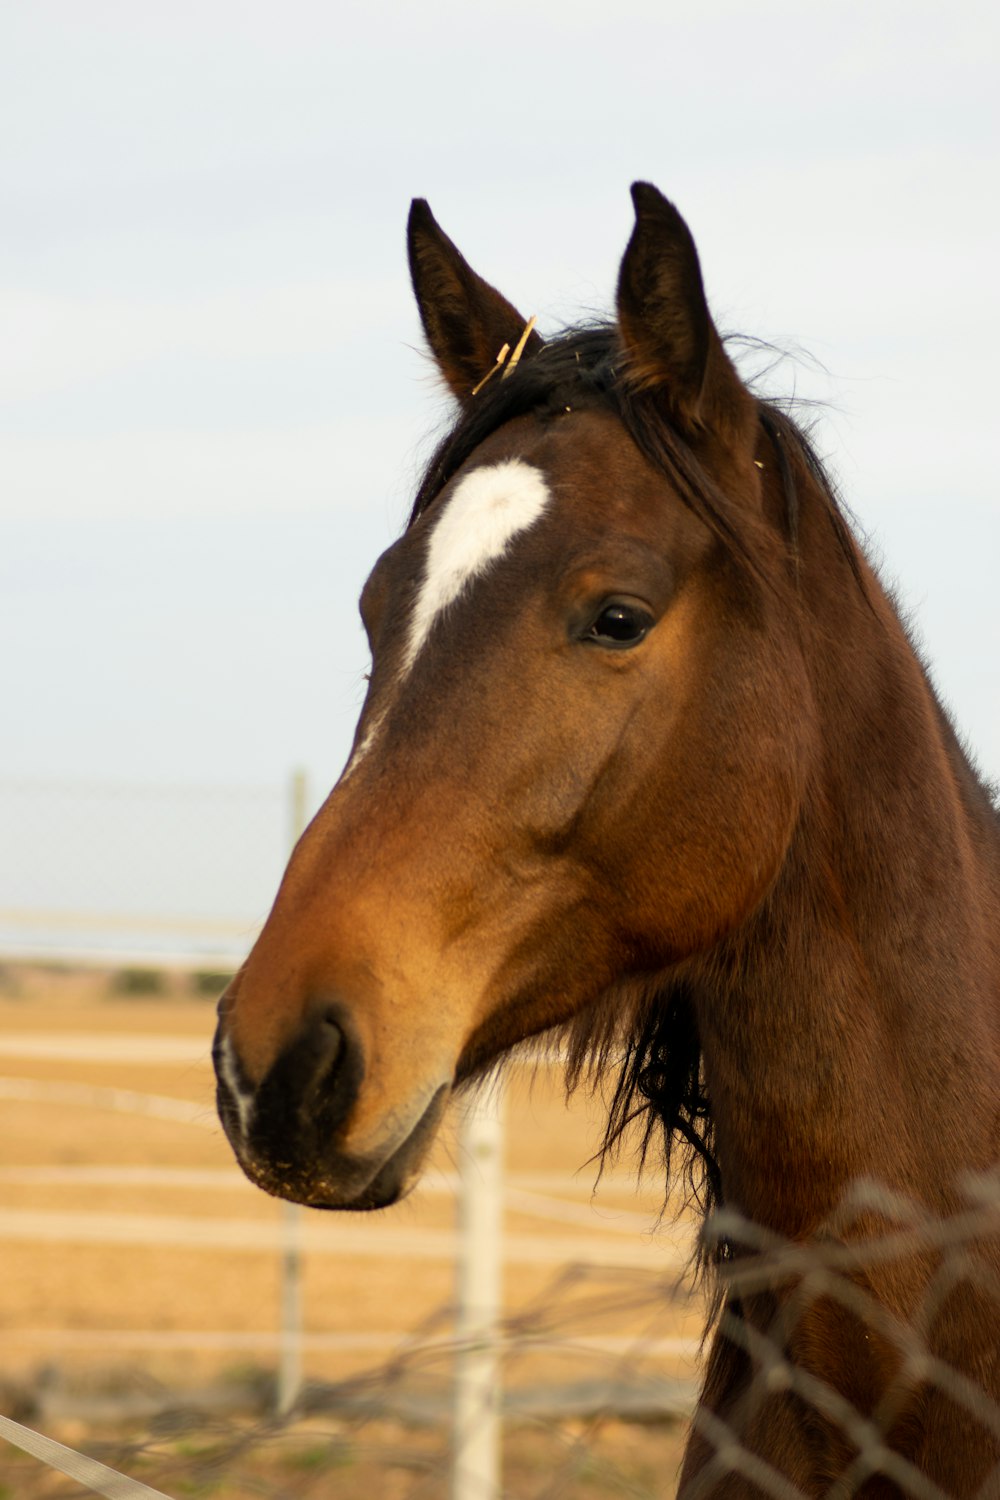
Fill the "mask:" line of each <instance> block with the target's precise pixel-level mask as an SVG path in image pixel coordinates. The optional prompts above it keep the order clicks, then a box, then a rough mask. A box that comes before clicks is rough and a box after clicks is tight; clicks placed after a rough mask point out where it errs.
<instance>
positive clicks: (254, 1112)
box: [215, 1005, 364, 1183]
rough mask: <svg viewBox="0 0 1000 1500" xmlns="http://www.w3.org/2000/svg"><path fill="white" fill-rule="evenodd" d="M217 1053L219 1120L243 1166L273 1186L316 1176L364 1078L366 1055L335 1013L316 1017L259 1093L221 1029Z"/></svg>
mask: <svg viewBox="0 0 1000 1500" xmlns="http://www.w3.org/2000/svg"><path fill="white" fill-rule="evenodd" d="M215 1052H216V1071H217V1074H218V1078H219V1113H220V1115H221V1117H222V1120H223V1123H224V1124H225V1126H226V1131H227V1134H228V1135H229V1137H230V1139H231V1140H232V1142H233V1145H234V1146H235V1148H236V1150H237V1153H238V1154H239V1156H240V1158H241V1159H242V1160H243V1161H244V1163H245V1165H247V1166H248V1168H249V1167H250V1166H251V1164H252V1167H253V1171H254V1175H255V1176H256V1177H258V1179H262V1178H271V1179H273V1180H274V1181H275V1183H277V1182H278V1181H279V1180H287V1179H289V1178H297V1177H299V1176H301V1175H303V1174H309V1173H311V1172H312V1171H314V1170H315V1164H316V1163H317V1161H320V1160H322V1159H323V1158H324V1157H326V1155H327V1154H328V1153H329V1151H330V1148H331V1145H332V1143H333V1140H334V1138H335V1136H336V1133H337V1131H338V1129H339V1128H340V1126H341V1125H342V1124H343V1123H344V1121H345V1120H346V1118H347V1116H348V1114H349V1113H350V1110H351V1107H352V1105H353V1104H354V1101H355V1099H356V1098H357V1094H358V1089H359V1087H360V1084H361V1079H362V1075H363V1072H364V1065H363V1059H362V1054H361V1049H360V1047H359V1046H358V1045H357V1043H356V1042H355V1041H354V1040H353V1039H352V1037H351V1035H350V1032H349V1029H348V1027H347V1026H346V1025H345V1023H344V1022H343V1021H342V1020H341V1018H340V1016H339V1015H338V1012H337V1008H336V1006H333V1005H323V1006H318V1007H315V1008H313V1009H312V1010H311V1011H310V1014H309V1016H308V1019H307V1020H306V1021H305V1023H304V1024H303V1026H302V1027H301V1029H300V1031H299V1033H298V1035H297V1036H296V1037H295V1038H294V1040H293V1041H292V1042H291V1043H290V1044H289V1045H288V1046H287V1047H286V1048H285V1050H284V1051H283V1052H282V1053H281V1054H280V1056H279V1057H278V1058H277V1059H276V1061H275V1062H274V1064H273V1065H272V1067H271V1068H270V1070H269V1072H268V1073H267V1075H266V1076H265V1077H264V1079H263V1080H262V1081H261V1083H260V1084H259V1085H258V1087H257V1088H256V1089H253V1088H252V1087H251V1086H250V1085H249V1083H248V1081H247V1079H246V1078H245V1076H244V1075H243V1073H242V1069H241V1068H240V1065H239V1060H238V1058H237V1057H236V1055H235V1052H234V1050H233V1048H232V1045H231V1042H230V1041H229V1039H228V1038H227V1037H226V1036H225V1034H224V1033H223V1029H222V1026H220V1035H219V1036H218V1037H217V1039H216V1047H215Z"/></svg>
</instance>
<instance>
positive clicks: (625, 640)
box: [584, 601, 653, 648]
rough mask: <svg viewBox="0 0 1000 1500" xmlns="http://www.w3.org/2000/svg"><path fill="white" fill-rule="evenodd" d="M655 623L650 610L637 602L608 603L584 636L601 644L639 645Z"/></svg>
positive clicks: (615, 645) (616, 645)
mask: <svg viewBox="0 0 1000 1500" xmlns="http://www.w3.org/2000/svg"><path fill="white" fill-rule="evenodd" d="M652 623H653V617H652V615H651V614H650V613H649V611H648V610H645V609H641V608H640V607H639V605H637V604H625V603H622V602H620V601H619V602H616V603H613V604H606V605H605V606H604V608H603V609H602V610H601V612H600V614H599V615H598V616H597V619H596V620H595V621H594V623H593V624H592V625H591V627H590V629H589V630H588V631H587V633H586V635H585V636H584V640H586V641H596V642H597V644H598V645H599V646H612V647H618V648H621V647H623V646H637V645H638V644H639V642H640V641H641V640H642V639H643V637H644V636H645V635H646V633H647V632H648V630H649V628H650V626H651V625H652Z"/></svg>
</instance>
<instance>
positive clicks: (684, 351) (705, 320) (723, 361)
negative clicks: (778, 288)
mask: <svg viewBox="0 0 1000 1500" xmlns="http://www.w3.org/2000/svg"><path fill="white" fill-rule="evenodd" d="M632 202H633V203H634V204H635V228H634V229H633V231H632V238H631V239H630V240H629V242H628V246H627V248H626V250H625V254H624V256H623V258H622V265H621V271H620V273H619V276H618V322H619V326H620V328H621V333H622V339H623V342H624V346H625V351H626V356H627V367H626V378H627V379H628V380H629V382H630V383H631V384H632V385H633V386H634V387H635V388H636V389H639V390H662V392H663V396H664V399H665V400H666V402H667V404H668V405H669V407H670V409H671V412H672V414H673V416H674V418H675V419H676V420H677V422H678V423H679V424H680V426H681V427H682V428H684V429H685V430H687V431H689V432H691V433H697V432H699V431H703V430H705V429H708V428H713V427H719V426H723V427H728V428H735V429H737V430H738V429H740V428H742V426H743V425H744V421H743V420H741V419H742V418H745V415H746V412H747V407H748V403H749V402H750V400H751V398H750V396H749V393H748V392H747V390H746V388H745V386H744V385H743V383H742V381H741V380H740V378H739V376H738V375H737V374H736V371H735V370H734V369H733V367H732V365H731V364H730V362H729V359H728V357H727V355H726V352H725V350H724V349H723V347H722V340H721V339H720V337H719V335H718V332H717V331H716V328H715V324H714V323H713V322H712V318H711V315H710V313H709V311H708V303H707V302H706V300H705V289H704V286H703V285H702V280H701V267H700V265H699V263H698V252H697V250H696V249H695V245H694V240H693V239H692V237H691V231H690V230H689V229H688V227H687V225H686V224H685V222H684V220H683V219H682V218H681V216H680V214H679V213H678V212H677V210H676V208H675V207H674V205H673V204H672V203H670V202H669V201H668V200H667V199H666V198H664V196H663V194H662V193H661V192H660V191H659V190H658V189H657V188H655V187H653V186H652V185H651V184H650V183H648V182H635V183H633V184H632Z"/></svg>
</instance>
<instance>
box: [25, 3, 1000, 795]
mask: <svg viewBox="0 0 1000 1500" xmlns="http://www.w3.org/2000/svg"><path fill="white" fill-rule="evenodd" d="M998 43H1000V10H998V8H997V7H996V5H995V4H993V3H986V0H982V3H976V4H973V3H968V0H965V3H963V0H959V3H956V4H949V5H942V4H934V5H927V4H920V3H912V0H911V3H905V4H904V3H899V4H897V3H895V0H857V3H856V0H849V3H837V0H824V3H822V4H815V3H808V0H796V3H786V0H756V3H754V4H753V5H750V4H746V3H739V4H737V3H723V0H703V3H700V4H698V5H690V4H684V5H680V4H671V3H659V4H653V3H637V0H617V3H615V4H614V5H612V4H611V3H610V0H601V3H599V4H598V3H593V0H577V3H574V4H570V3H563V0H555V3H545V0H536V3H533V4H527V3H524V0H505V4H504V5H503V6H486V5H476V4H469V3H465V4H461V5H459V4H452V3H450V0H423V3H421V4H419V5H415V4H412V3H409V4H378V3H374V0H373V3H367V4H352V3H339V4H322V5H320V4H309V3H303V0H282V3H281V4H269V5H265V4H254V3H249V4H248V3H245V0H241V3H239V4H235V3H233V4H230V3H225V0H198V3H185V0H181V3H177V0H172V3H170V4H169V5H168V4H165V3H163V4H157V3H152V4H140V5H136V4H134V3H103V0H65V3H62V4H57V3H48V0H8V3H7V4H5V5H4V6H3V9H2V12H0V112H2V118H0V143H2V144H0V195H2V196H0V204H2V210H0V212H2V223H3V233H2V234H0V402H2V405H0V413H2V414H0V535H2V537H3V544H2V547H0V576H2V590H0V612H2V613H0V637H2V640H3V650H2V653H0V699H2V702H3V703H4V706H5V725H6V731H5V733H4V735H3V738H2V740H0V780H2V779H3V778H4V777H11V776H19V777H33V776H44V777H55V778H62V777H72V778H90V777H101V778H108V779H110V780H116V779H125V780H128V781H132V782H135V781H143V780H152V781H161V780H169V781H171V782H178V781H179V782H186V781H192V782H193V781H203V780H209V781H232V782H236V783H241V784H242V783H276V782H278V781H280V780H281V779H282V778H284V776H285V775H286V773H287V771H288V769H289V768H290V767H291V766H292V765H295V764H304V765H305V766H307V767H308V769H309V772H310V776H311V778H312V781H313V784H314V786H315V787H316V789H317V791H318V790H320V789H324V790H325V789H326V788H327V787H329V786H330V785H331V784H332V783H333V781H334V780H335V779H336V776H337V774H338V772H339V770H340V768H341V765H342V763H343V760H344V758H345V756H346V753H347V749H348V746H349V743H350V739H351V735H352V733H353V727H354V721H355V717H356V714H357V709H358V705H359V703H360V701H361V688H360V678H361V674H362V673H363V671H364V670H365V667H366V665H367V658H366V652H365V648H364V644H363V639H362V636H361V632H360V629H359V627H358V625H357V611H356V600H357V595H358V592H359V589H360V587H361V584H362V582H363V580H364V577H365V575H366V573H367V571H368V569H369V568H370V566H371V564H372V563H373V562H374V560H375V558H376V556H377V555H378V553H379V552H380V551H381V550H382V549H383V548H384V547H385V546H386V545H387V544H388V543H389V541H390V540H391V539H392V538H393V536H394V535H395V534H396V533H397V531H398V529H399V527H400V525H401V522H402V520H403V517H404V515H405V512H406V508H407V504H408V500H409V497H410V494H411V490H412V486H413V482H414V478H415V475H416V473H417V471H418V469H419V465H420V461H421V459H422V458H423V457H424V456H426V454H427V452H428V449H429V438H430V436H431V435H433V432H434V431H436V430H437V428H438V424H439V423H440V421H441V420H442V417H443V415H444V414H445V412H446V403H444V402H443V400H442V398H441V396H440V393H439V392H438V391H437V389H436V386H435V382H434V380H433V378H432V377H431V375H430V372H429V367H428V366H427V364H426V362H425V360H424V359H423V357H422V356H421V355H420V354H419V353H418V352H417V350H418V346H419V343H420V339H419V331H418V323H417V318H416V314H415V311H414V308H413V305H412V299H411V296H410V291H409V285H408V280H407V274H406V262H405V253H404V232H403V231H404V223H405V218H406V213H407V209H408V205H409V200H410V198H411V197H413V196H414V195H420V196H426V197H428V198H429V199H430V201H431V204H432V207H433V208H434V211H435V213H436V215H437V217H438V218H439V220H440V221H441V223H442V224H443V225H444V227H445V228H446V229H447V231H448V232H449V234H451V235H452V237H453V238H454V239H455V240H456V241H457V242H458V244H459V245H460V247H461V248H462V249H463V251H464V253H465V254H466V255H467V256H468V258H469V259H470V260H471V261H472V262H473V264H474V265H475V266H476V267H477V269H478V270H480V271H481V272H482V273H483V274H484V275H485V276H486V277H487V278H488V279H489V280H491V281H493V282H495V283H496V284H498V285H499V286H500V287H501V288H502V290H504V291H505V292H506V294H507V295H508V296H509V297H510V298H511V299H512V300H513V301H514V302H516V303H517V305H518V306H519V307H521V309H522V310H523V311H524V312H525V313H526V314H527V313H532V312H534V313H537V314H538V315H539V318H540V323H541V326H542V328H543V331H544V329H545V327H553V326H555V325H556V324H558V323H559V322H560V321H562V320H564V319H569V318H572V317H573V316H574V315H575V314H579V313H581V312H584V313H592V312H594V311H604V310H607V309H609V307H610V305H611V297H612V293H613V288H614V282H615V276H616V272H617V264H618V260H619V257H620V255H621V252H622V250H623V248H624V245H625V242H626V239H627V237H628V234H629V231H630V227H631V204H630V200H629V196H628V186H629V183H630V182H631V181H632V179H634V178H636V177H642V178H647V179H649V180H652V181H653V182H655V183H657V185H658V186H659V187H661V188H662V189H663V191H664V192H666V193H667V195H668V196H669V197H671V198H672V199H673V200H674V201H675V202H676V203H677V205H678V207H679V208H680V209H681V211H682V212H683V214H684V215H685V217H686V218H687V220H688V222H689V224H690V225H691V228H692V230H693V232H694V235H695V238H696V240H697V242H698V245H699V248H700V251H701V255H702V261H703V268H704V274H705V281H706V285H707V290H708V295H709V300H710V302H711V304H712V307H713V309H714V311H715V315H716V319H717V321H718V322H719V324H720V326H721V327H723V328H724V329H729V330H739V331H741V332H745V333H749V334H754V335H758V336H761V337H764V338H767V339H773V340H778V341H783V342H785V343H788V344H789V345H794V346H797V347H800V348H801V349H803V350H806V351H808V352H809V353H810V354H811V355H812V356H813V357H814V359H815V360H817V361H819V362H821V365H822V367H823V368H822V369H820V368H818V367H816V366H815V365H814V364H811V363H810V362H808V361H800V362H799V363H797V364H786V365H785V367H784V368H783V369H782V370H781V371H779V372H778V374H777V376H776V377H775V378H774V382H773V386H774V389H776V390H782V391H787V390H789V389H791V388H795V389H797V390H798V391H799V392H800V393H804V394H808V395H812V396H816V397H819V398H822V399H823V400H824V401H826V402H828V403H829V407H828V409H827V411H826V414H825V415H824V416H823V417H822V418H821V425H820V439H819V446H820V448H821V451H822V452H823V453H824V454H825V455H826V456H827V457H828V459H829V461H830V463H831V466H832V468H833V470H834V472H835V473H836V474H837V476H838V477H839V479H840V482H841V485H842V488H843V491H844V493H845V497H846V499H847V501H848V503H849V504H850V506H851V507H852V509H853V511H854V513H855V514H856V516H857V517H858V519H859V521H860V523H861V525H862V527H863V528H864V530H865V532H866V533H867V534H868V535H869V536H870V537H871V538H872V540H873V543H874V546H875V548H876V549H877V551H878V553H879V554H880V555H881V556H882V557H883V559H884V566H885V571H886V573H887V574H888V576H890V577H891V578H893V579H896V580H898V583H899V586H900V588H901V591H902V597H903V599H904V600H905V602H906V605H907V607H908V608H909V609H911V610H912V611H913V614H914V618H915V621H916V625H917V628H918V631H919V634H920V637H921V639H922V640H923V643H924V647H925V651H926V653H927V655H928V657H929V658H930V661H931V663H932V665H933V668H934V673H935V677H936V680H937V682H938V684H939V686H940V688H941V691H942V692H943V695H944V697H945V699H946V701H947V702H948V703H949V704H950V705H951V707H952V708H953V710H954V712H955V716H956V718H957V720H958V723H959V726H960V727H961V728H962V729H963V731H964V733H965V734H966V736H967V738H968V740H969V741H970V743H971V744H972V746H973V748H974V749H975V750H976V752H977V754H978V757H979V759H980V761H981V764H982V766H983V768H984V769H985V770H986V771H987V772H988V773H990V774H992V775H994V776H997V775H1000V707H998V703H1000V694H998V691H997V689H998V681H1000V673H998V669H997V659H998V654H1000V652H998V647H1000V639H998V636H1000V606H998V599H997V578H998V562H1000V494H998V480H997V470H998V464H997V457H996V453H995V445H996V432H997V420H996V410H997V403H998V398H1000V381H998V377H997V373H996V359H997V350H998V348H1000V295H998V289H997V284H998V274H997V268H998V266H1000V209H998V176H1000V174H998V166H1000V130H998V115H1000V106H998V103H997V99H998V93H1000V90H998V87H997V78H998V76H1000V69H998V63H1000V46H998Z"/></svg>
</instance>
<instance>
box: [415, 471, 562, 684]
mask: <svg viewBox="0 0 1000 1500" xmlns="http://www.w3.org/2000/svg"><path fill="white" fill-rule="evenodd" d="M550 499H551V492H550V490H549V487H548V485H547V484H546V483H545V479H544V477H543V475H542V473H541V471H540V470H538V469H535V468H533V467H532V466H531V464H526V463H523V462H522V461H521V459H519V458H512V459H508V460H507V461H506V462H505V463H500V464H491V465H490V466H489V467H488V468H483V469H474V470H473V472H472V473H471V474H467V475H466V476H465V478H464V479H462V480H460V481H459V483H458V484H457V485H456V486H455V490H454V493H453V494H452V496H451V499H450V500H449V501H448V504H447V506H446V507H445V510H444V513H443V514H442V516H441V517H440V519H439V521H438V523H437V525H436V526H435V527H434V530H433V532H432V534H431V539H430V544H429V546H428V548H427V563H426V567H425V570H424V581H423V583H422V584H421V587H420V593H419V595H418V596H417V602H416V606H415V608H414V611H413V619H412V620H411V622H410V636H409V640H408V641H407V645H406V654H405V656H404V658H403V672H404V673H405V672H408V671H409V669H410V667H412V665H413V663H414V662H415V661H416V659H417V655H418V653H419V651H420V648H421V646H423V644H424V642H425V641H426V639H427V637H428V635H429V634H430V631H431V627H432V625H433V624H434V621H435V620H436V619H437V617H438V615H439V614H440V613H441V611H442V610H443V609H446V608H447V606H448V605H449V604H451V603H452V601H453V600H455V599H457V598H458V596H459V594H460V593H461V592H462V590H463V589H464V588H465V586H466V584H467V583H469V582H471V580H472V579H473V578H476V577H477V576H478V575H479V574H480V573H484V572H485V571H486V569H487V568H488V567H489V566H490V564H491V563H493V562H495V561H496V560H497V559H498V558H500V557H502V556H503V554H504V553H505V552H506V550H507V548H508V546H509V545H510V543H511V541H512V540H513V538H514V537H515V536H517V534H518V533H519V532H521V531H526V530H527V528H528V527H529V526H533V525H534V523H535V522H536V521H537V520H538V518H539V516H540V515H541V514H542V511H543V510H544V509H545V507H546V505H547V504H548V502H549V500H550Z"/></svg>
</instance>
